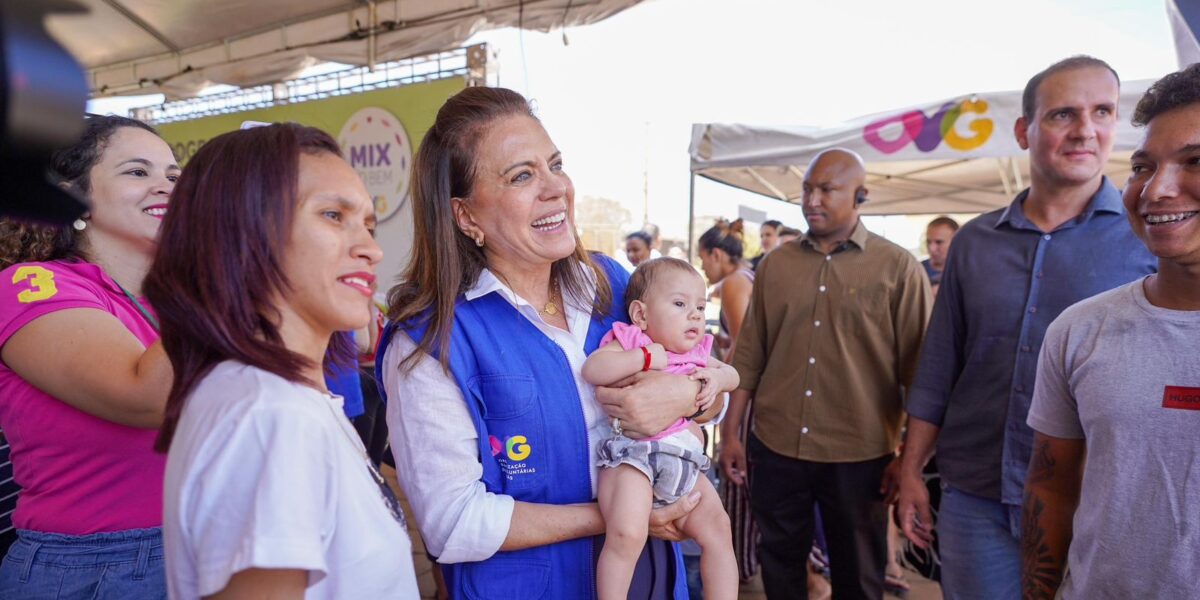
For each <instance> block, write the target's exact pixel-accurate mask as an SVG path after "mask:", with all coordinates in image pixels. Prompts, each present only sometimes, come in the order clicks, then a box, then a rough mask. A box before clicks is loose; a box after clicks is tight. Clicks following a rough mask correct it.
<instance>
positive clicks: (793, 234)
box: [776, 225, 804, 248]
mask: <svg viewBox="0 0 1200 600" xmlns="http://www.w3.org/2000/svg"><path fill="white" fill-rule="evenodd" d="M802 235H804V232H803V231H800V230H799V229H796V228H795V227H788V226H787V225H784V226H783V227H780V228H779V244H778V245H777V246H776V248H778V247H779V246H782V245H784V244H786V243H788V242H791V241H792V240H797V239H800V236H802Z"/></svg>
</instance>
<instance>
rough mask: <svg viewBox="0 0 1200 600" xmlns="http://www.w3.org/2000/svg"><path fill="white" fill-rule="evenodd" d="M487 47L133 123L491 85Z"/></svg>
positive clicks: (196, 102) (306, 81)
mask: <svg viewBox="0 0 1200 600" xmlns="http://www.w3.org/2000/svg"><path fill="white" fill-rule="evenodd" d="M487 56H488V51H487V44H477V45H474V46H469V47H466V48H457V49H454V50H449V51H446V52H437V53H435V54H429V55H426V56H418V57H414V58H406V59H404V60H397V61H392V62H388V63H383V64H380V65H376V67H375V68H374V69H373V70H372V69H371V68H370V67H348V68H346V69H343V70H341V71H334V72H332V73H326V74H323V75H313V76H311V77H304V78H301V79H293V80H290V81H283V82H280V83H275V84H271V85H259V86H255V87H250V88H244V89H237V90H231V91H228V92H222V93H218V94H211V95H208V96H200V97H198V98H190V99H188V100H179V101H176V102H166V103H163V104H160V105H158V106H150V107H145V108H137V109H134V111H133V115H134V117H135V118H137V119H139V120H141V121H145V122H147V123H153V124H162V123H174V122H176V121H186V120H189V119H198V118H201V117H208V116H212V115H223V114H229V113H235V112H241V111H246V110H253V109H257V108H270V107H273V106H282V105H285V104H298V103H300V102H307V101H309V100H320V99H322V98H329V97H332V96H344V95H347V94H358V93H362V92H369V91H372V90H378V89H384V88H390V87H397V86H401V85H409V84H413V83H421V82H423V81H433V80H437V79H445V78H447V77H466V78H467V80H468V83H467V85H472V86H474V85H483V84H484V82H485V81H486V79H487Z"/></svg>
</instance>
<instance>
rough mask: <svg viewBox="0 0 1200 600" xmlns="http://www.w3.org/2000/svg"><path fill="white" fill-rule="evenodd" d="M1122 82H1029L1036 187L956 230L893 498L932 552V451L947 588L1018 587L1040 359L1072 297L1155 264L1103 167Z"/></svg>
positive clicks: (1106, 71)
mask: <svg viewBox="0 0 1200 600" xmlns="http://www.w3.org/2000/svg"><path fill="white" fill-rule="evenodd" d="M1119 100H1120V81H1119V79H1118V78H1117V75H1116V73H1115V72H1114V71H1113V70H1112V68H1111V67H1110V66H1109V65H1108V64H1107V63H1105V62H1104V61H1101V60H1099V59H1096V58H1092V57H1087V56H1078V57H1072V58H1068V59H1066V60H1063V61H1059V62H1057V63H1055V64H1053V65H1051V66H1050V67H1047V68H1046V69H1045V70H1043V71H1041V72H1040V73H1038V74H1037V75H1035V76H1034V77H1032V78H1031V79H1030V80H1029V82H1028V83H1027V84H1026V86H1025V91H1024V93H1023V95H1022V116H1021V117H1020V118H1019V119H1017V122H1016V124H1015V125H1014V128H1013V129H1014V134H1015V136H1016V139H1017V143H1018V144H1019V145H1020V146H1021V148H1024V149H1027V150H1029V163H1030V186H1029V188H1028V189H1026V190H1024V191H1022V192H1021V193H1019V194H1018V195H1017V197H1016V198H1014V199H1013V202H1012V204H1010V205H1009V206H1008V207H1006V208H1003V209H1000V210H996V211H993V212H990V213H987V214H984V215H982V216H979V217H976V218H975V219H972V220H971V221H970V222H968V223H967V224H966V225H964V226H963V227H962V229H960V230H959V231H958V233H957V234H956V235H955V236H954V247H955V248H956V250H955V251H954V252H953V253H952V254H950V255H949V256H948V257H947V259H946V270H945V271H944V274H943V275H942V284H941V289H940V290H939V294H938V296H939V299H938V302H937V303H936V304H935V306H934V309H933V317H932V319H931V322H930V326H929V331H928V332H927V334H926V338H925V345H924V347H923V348H922V350H921V361H920V366H919V369H918V374H917V379H916V381H915V382H914V384H913V388H912V391H911V393H910V394H909V395H908V402H907V407H906V408H907V409H908V415H909V417H908V431H907V435H906V437H905V443H904V453H903V461H902V468H901V483H900V496H899V503H898V506H897V509H896V512H897V520H898V521H899V524H900V527H901V529H902V530H903V531H904V535H905V536H906V537H908V539H909V540H911V541H912V542H913V544H915V545H917V546H919V547H926V546H927V545H928V543H929V542H930V541H931V540H932V531H933V528H934V526H935V523H934V522H933V516H932V513H931V512H930V501H929V490H928V488H927V487H926V486H925V482H924V480H923V478H922V476H921V471H922V469H923V467H924V466H925V464H926V463H927V462H928V461H929V459H930V458H931V457H932V456H933V454H934V449H935V444H936V450H937V466H938V471H939V473H940V475H941V477H942V483H943V485H942V490H943V491H942V497H941V506H940V507H939V511H938V522H937V523H936V527H937V531H938V543H939V547H940V552H939V553H940V555H941V558H942V572H941V573H942V588H943V590H944V592H945V594H946V597H947V598H949V599H951V600H953V599H956V598H988V599H996V600H1008V599H1012V598H1017V597H1018V596H1019V595H1020V577H1021V575H1020V537H1021V512H1020V510H1021V501H1022V496H1023V489H1024V486H1025V474H1026V469H1027V468H1028V465H1029V459H1030V455H1031V452H1032V449H1033V430H1032V429H1030V428H1029V426H1028V425H1026V424H1025V420H1026V417H1027V416H1028V412H1029V402H1030V399H1031V397H1032V394H1033V389H1034V384H1035V379H1036V374H1037V356H1038V352H1039V351H1040V350H1041V346H1042V338H1043V336H1044V335H1045V332H1046V328H1047V326H1049V324H1050V322H1051V321H1053V320H1054V318H1055V317H1057V316H1058V315H1059V314H1060V313H1061V312H1062V311H1063V309H1065V308H1066V307H1068V306H1070V305H1072V304H1074V303H1076V302H1079V301H1080V300H1083V299H1084V298H1088V297H1090V296H1094V295H1096V294H1098V293H1100V292H1103V291H1107V290H1109V289H1112V288H1114V287H1117V286H1120V285H1122V284H1125V283H1128V282H1130V281H1132V280H1134V279H1139V278H1141V277H1144V276H1145V275H1147V274H1150V273H1152V272H1154V259H1153V257H1152V256H1151V255H1150V253H1149V252H1147V251H1146V247H1145V246H1144V245H1143V244H1142V243H1141V242H1139V241H1138V239H1137V237H1136V236H1134V235H1133V233H1132V232H1131V231H1130V230H1129V226H1128V225H1127V224H1126V216H1125V210H1124V208H1123V207H1122V205H1121V194H1120V192H1118V191H1117V189H1116V188H1115V187H1113V185H1112V183H1110V182H1109V181H1108V179H1107V178H1105V176H1104V171H1103V169H1104V165H1105V163H1106V162H1107V161H1108V156H1109V153H1110V152H1111V150H1112V144H1113V135H1114V133H1115V130H1116V127H1117V105H1118V102H1119Z"/></svg>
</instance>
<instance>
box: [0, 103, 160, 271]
mask: <svg viewBox="0 0 1200 600" xmlns="http://www.w3.org/2000/svg"><path fill="white" fill-rule="evenodd" d="M123 127H136V128H138V129H145V130H146V131H149V132H150V133H153V134H155V135H158V132H157V131H155V130H154V128H153V127H151V126H149V125H147V124H145V123H143V122H141V121H138V120H135V119H128V118H125V117H118V116H116V115H108V116H99V115H87V116H86V117H85V118H84V128H83V136H82V137H80V138H79V141H77V142H75V143H74V144H72V145H70V146H67V147H66V148H60V149H58V150H55V151H54V152H53V153H52V154H51V155H50V171H49V177H50V181H51V182H52V183H54V184H56V185H61V184H64V183H65V184H66V185H67V186H68V187H70V188H71V189H73V190H74V191H76V192H77V193H79V194H80V195H83V196H87V194H88V192H90V191H91V189H92V182H91V179H90V177H89V176H90V175H91V171H92V167H94V166H96V163H98V162H100V157H101V156H103V155H104V150H105V148H107V147H108V140H109V139H110V138H112V136H113V134H114V133H116V132H117V130H118V129H121V128H123ZM82 239H83V238H82V236H81V235H80V234H79V232H76V231H75V229H74V228H73V227H71V225H69V224H68V225H47V224H42V223H33V222H27V221H21V220H17V219H10V218H2V217H0V270H3V269H7V268H8V267H10V266H12V265H15V264H17V263H22V262H41V261H48V260H63V259H79V260H86V259H87V257H86V256H85V253H84V250H83V248H82V247H81V246H82V245H81V242H82Z"/></svg>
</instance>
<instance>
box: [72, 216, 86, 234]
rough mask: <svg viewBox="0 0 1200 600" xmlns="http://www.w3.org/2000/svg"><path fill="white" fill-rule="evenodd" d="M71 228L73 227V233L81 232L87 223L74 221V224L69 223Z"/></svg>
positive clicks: (81, 220)
mask: <svg viewBox="0 0 1200 600" xmlns="http://www.w3.org/2000/svg"><path fill="white" fill-rule="evenodd" d="M71 227H74V228H75V231H83V230H84V229H87V221H84V220H83V219H75V222H74V223H71Z"/></svg>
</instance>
